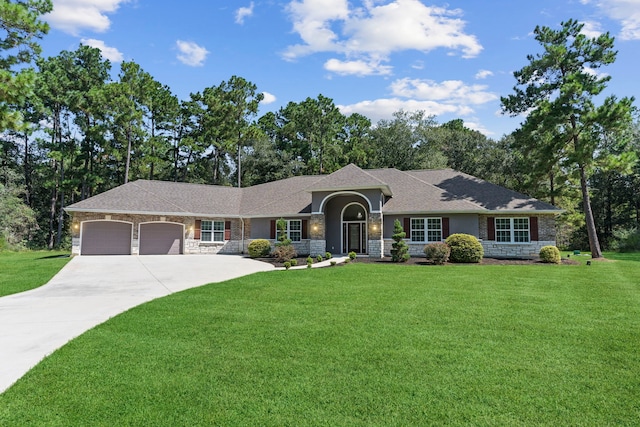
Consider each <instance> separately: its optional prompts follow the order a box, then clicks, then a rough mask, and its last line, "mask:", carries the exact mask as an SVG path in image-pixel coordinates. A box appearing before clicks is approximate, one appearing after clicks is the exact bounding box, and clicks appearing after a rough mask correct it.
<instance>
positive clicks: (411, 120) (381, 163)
mask: <svg viewBox="0 0 640 427" xmlns="http://www.w3.org/2000/svg"><path fill="white" fill-rule="evenodd" d="M434 126H436V121H435V118H434V117H433V116H427V115H426V114H425V113H424V111H414V112H407V111H403V110H400V111H396V112H395V113H393V119H391V120H380V121H379V122H378V124H377V126H376V127H375V128H374V129H373V130H372V131H371V138H372V144H373V146H374V147H375V151H374V158H373V161H372V164H371V166H374V167H379V168H397V169H400V170H410V169H421V168H436V167H442V166H445V165H446V158H445V157H444V156H443V155H442V153H441V152H440V151H439V147H438V146H434V145H433V144H431V138H430V137H429V136H430V135H429V130H430V129H431V128H433V127H434Z"/></svg>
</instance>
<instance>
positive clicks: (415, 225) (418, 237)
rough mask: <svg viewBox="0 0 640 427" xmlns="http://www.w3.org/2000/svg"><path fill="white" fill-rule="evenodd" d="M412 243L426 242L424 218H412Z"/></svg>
mask: <svg viewBox="0 0 640 427" xmlns="http://www.w3.org/2000/svg"><path fill="white" fill-rule="evenodd" d="M411 241H412V242H424V218H411Z"/></svg>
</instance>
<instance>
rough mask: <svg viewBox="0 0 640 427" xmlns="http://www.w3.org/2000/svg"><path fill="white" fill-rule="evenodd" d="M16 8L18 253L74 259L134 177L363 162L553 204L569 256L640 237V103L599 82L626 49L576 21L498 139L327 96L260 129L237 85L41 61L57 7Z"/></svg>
mask: <svg viewBox="0 0 640 427" xmlns="http://www.w3.org/2000/svg"><path fill="white" fill-rule="evenodd" d="M3 8H4V9H0V16H1V19H2V22H3V24H5V25H4V26H3V27H5V28H9V27H10V26H11V25H12V24H13V25H14V26H15V28H19V29H22V30H23V31H24V33H23V34H20V32H19V31H16V32H13V31H7V34H6V36H5V38H4V39H3V40H2V41H0V52H2V53H3V56H2V58H0V59H1V60H0V71H1V72H2V73H4V75H6V76H8V78H5V79H3V80H2V82H1V83H0V94H1V95H2V99H1V100H0V101H1V102H0V125H1V129H2V130H3V132H2V134H1V136H0V144H1V152H0V164H1V165H2V176H1V177H0V179H1V181H0V182H1V183H0V232H1V233H2V238H1V239H0V241H3V242H4V243H3V244H4V245H7V244H9V245H20V244H26V245H28V246H32V247H48V248H54V247H64V246H68V245H69V243H70V242H69V241H68V239H69V237H68V235H69V233H68V225H69V224H68V219H69V218H68V216H66V215H65V213H64V208H65V206H68V205H69V204H71V203H75V202H77V201H79V200H83V199H85V198H88V197H91V196H93V195H95V194H98V193H101V192H103V191H106V190H108V189H110V188H113V187H115V186H118V185H121V184H123V183H127V182H128V181H132V180H136V179H150V180H154V179H156V180H170V181H181V182H193V183H205V184H216V185H235V186H250V185H255V184H260V183H264V182H269V181H273V180H278V179H283V178H287V177H290V176H295V175H308V174H328V173H331V172H333V171H335V170H337V169H339V168H341V167H343V166H345V165H347V164H349V163H354V164H356V165H358V166H360V167H362V168H385V167H395V168H398V169H401V170H409V169H428V168H443V167H449V168H452V169H455V170H458V171H461V172H465V173H468V174H471V175H474V176H477V177H479V178H482V179H485V180H488V181H490V182H493V183H496V184H499V185H502V186H505V187H508V188H511V189H514V190H516V191H520V192H523V193H526V194H529V195H531V196H534V197H537V198H539V199H541V200H545V201H548V202H550V203H552V204H554V205H556V206H558V207H561V208H563V209H566V211H567V212H566V213H565V214H564V215H563V216H562V218H561V223H562V227H561V230H562V232H561V233H560V237H561V243H564V244H566V245H573V246H575V247H582V248H586V247H588V246H589V243H591V244H593V238H594V236H595V237H596V238H597V237H598V236H600V239H601V240H602V245H604V246H605V247H607V246H608V245H609V243H610V242H611V241H612V240H613V239H614V234H615V233H616V231H617V230H628V229H631V228H633V227H637V226H638V224H640V194H639V193H640V192H639V191H638V188H639V184H640V166H639V164H638V162H637V156H638V154H639V153H640V138H639V127H638V121H637V120H635V121H634V120H633V118H632V112H633V107H632V102H633V100H632V99H630V98H623V99H621V100H618V99H616V98H615V97H610V98H607V99H606V100H605V101H604V103H603V104H602V106H598V107H596V106H595V105H594V103H593V98H594V96H595V95H597V94H598V93H600V92H601V91H602V90H603V89H604V87H605V86H606V81H607V80H608V78H607V77H597V75H595V74H593V73H589V72H587V71H586V70H587V69H588V70H592V69H596V68H598V67H599V66H602V65H606V64H608V63H611V62H613V60H614V59H615V52H614V51H613V50H612V49H613V38H612V37H610V36H609V35H608V34H607V35H603V36H601V37H600V38H597V39H587V38H586V37H584V36H581V35H580V29H581V26H580V24H578V23H576V22H575V21H569V22H567V23H563V28H562V30H560V31H556V30H551V29H549V28H546V27H542V28H537V29H536V37H537V38H538V40H539V41H540V43H541V44H542V45H543V47H544V49H545V51H544V53H542V54H539V55H538V56H537V57H534V56H530V57H529V61H530V64H529V65H527V66H526V67H525V68H523V69H522V70H520V71H519V72H516V73H515V77H516V81H517V85H516V87H514V94H512V95H509V96H507V97H503V98H502V104H503V109H504V111H505V112H506V113H509V114H522V113H526V114H527V116H526V118H525V121H524V123H523V125H522V126H521V127H520V128H519V129H518V130H516V131H515V132H513V133H512V134H510V135H505V136H503V137H502V138H500V139H497V140H494V139H491V138H487V137H486V136H485V135H483V134H482V133H480V132H478V131H475V130H471V129H469V128H467V127H465V126H464V122H463V121H462V120H460V119H457V120H452V121H449V122H446V123H439V122H438V121H437V118H436V117H434V116H429V115H427V114H425V113H424V112H422V111H412V112H411V111H397V112H396V113H394V115H393V117H392V118H390V119H385V120H380V121H378V122H377V123H372V122H371V121H370V120H369V119H368V118H367V117H365V116H363V115H360V114H357V113H355V114H351V115H344V114H343V113H342V112H341V111H340V110H339V109H338V108H337V107H336V105H335V104H334V102H333V100H332V99H331V98H328V97H326V96H324V95H322V94H318V95H317V96H316V97H315V98H312V97H308V98H306V99H304V100H301V101H299V102H289V103H288V104H287V105H286V106H284V107H282V108H280V109H279V110H277V111H274V112H267V113H265V114H263V115H261V116H258V111H259V106H260V102H261V101H262V100H263V95H262V93H261V92H259V91H258V88H257V86H256V85H255V84H253V83H252V82H250V81H247V80H246V79H244V78H242V77H239V76H231V77H230V78H229V79H228V80H226V81H222V82H220V83H219V84H217V85H212V86H211V87H207V88H204V89H203V90H202V91H200V92H196V93H192V94H190V96H189V97H188V98H187V99H184V100H180V99H178V97H177V96H175V95H174V94H173V93H172V91H171V88H170V87H168V86H167V85H164V84H162V83H161V82H159V81H157V80H156V79H155V78H154V77H153V76H152V75H151V74H149V73H148V72H146V71H144V70H143V69H142V67H141V66H140V65H139V64H137V63H135V62H133V61H125V62H122V63H121V64H120V69H119V72H118V74H117V76H116V77H115V78H112V77H111V76H112V64H111V63H110V62H109V61H108V60H106V59H104V58H103V57H102V56H101V52H100V50H99V49H96V48H92V47H89V46H84V45H80V46H79V47H78V49H77V50H75V51H62V52H60V53H59V54H58V55H57V56H54V57H49V58H43V57H40V56H39V53H40V51H39V47H38V45H37V43H36V42H35V41H34V40H36V39H37V38H39V37H42V36H44V35H45V34H46V31H47V27H46V24H44V23H42V22H41V21H40V20H39V18H38V17H39V15H41V14H42V13H46V12H47V11H48V10H50V2H48V1H46V0H28V1H23V2H9V3H5V5H4V6H3ZM48 8H49V9H48ZM25 11H26V12H28V13H23V12H25ZM21 13H22V14H21ZM12 20H13V21H12ZM16 46H21V48H19V49H18V51H19V53H18V54H15V51H16ZM574 54H575V55H574ZM554 55H555V56H556V57H553V56H554ZM561 59H563V60H564V62H563V61H562V60H561ZM25 64H26V65H28V64H33V65H34V67H33V68H29V67H23V66H20V65H25ZM585 94H587V95H585ZM585 202H588V203H585ZM590 221H591V223H592V224H590ZM591 228H593V230H591ZM590 230H591V231H590ZM596 240H597V239H596ZM0 244H1V243H0ZM597 244H598V248H599V247H600V242H599V241H597ZM585 245H586V246H585ZM591 249H592V251H593V250H594V248H593V246H592V248H591ZM596 253H597V252H596Z"/></svg>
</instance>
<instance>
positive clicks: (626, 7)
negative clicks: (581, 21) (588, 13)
mask: <svg viewBox="0 0 640 427" xmlns="http://www.w3.org/2000/svg"><path fill="white" fill-rule="evenodd" d="M582 3H584V4H587V3H595V4H596V5H597V6H598V8H599V9H600V10H601V11H602V12H603V13H604V14H605V15H606V16H608V17H609V18H611V19H613V20H616V21H619V22H620V25H621V26H622V28H621V30H620V36H619V37H620V39H622V40H640V2H639V1H638V0H596V1H588V0H582Z"/></svg>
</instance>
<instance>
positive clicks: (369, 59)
mask: <svg viewBox="0 0 640 427" xmlns="http://www.w3.org/2000/svg"><path fill="white" fill-rule="evenodd" d="M53 4H54V10H53V12H52V13H51V14H49V15H47V16H45V20H46V21H47V22H49V24H50V26H51V31H50V32H49V34H48V35H47V36H46V37H45V39H44V40H43V41H42V47H43V55H44V56H55V55H57V54H58V53H59V52H60V51H62V50H75V49H77V48H78V46H79V44H80V43H83V44H87V45H90V46H94V47H99V48H100V49H101V50H102V52H103V56H104V57H106V58H108V59H110V60H111V61H112V63H113V71H114V75H116V74H117V72H118V70H119V63H120V62H121V61H123V60H125V61H135V62H137V63H138V64H140V65H141V66H142V68H143V69H144V70H145V71H147V72H149V73H150V74H151V75H152V76H154V78H155V79H156V80H158V81H159V82H161V83H163V84H166V85H168V86H169V87H170V88H171V89H172V91H173V92H174V94H176V95H177V96H178V97H179V98H180V99H187V98H188V97H189V94H190V93H192V92H201V91H202V90H203V89H204V88H206V87H210V86H216V85H218V84H220V83H221V82H222V81H226V80H228V79H229V78H230V77H231V76H232V75H238V76H241V77H244V78H245V79H247V80H249V81H251V82H253V83H255V84H256V85H257V86H258V91H260V92H264V93H265V100H264V101H263V102H262V103H261V109H260V114H264V113H265V112H267V111H275V110H277V109H279V108H280V107H282V106H284V105H286V104H287V103H288V102H290V101H293V102H300V101H303V100H304V99H306V98H307V97H312V98H315V97H316V96H317V95H318V94H322V95H324V96H327V97H330V98H332V99H333V100H334V102H335V104H336V105H338V106H339V107H340V109H341V110H342V112H343V113H344V114H351V113H354V112H358V113H361V114H364V115H366V116H368V117H369V118H370V119H371V120H372V121H373V122H374V123H375V122H377V121H378V120H379V119H385V118H390V117H391V115H392V113H393V112H394V111H397V110H400V109H404V110H407V111H412V110H424V111H426V112H427V113H428V114H433V115H435V116H436V117H437V120H438V121H439V122H441V123H443V122H446V121H448V120H452V119H455V118H461V119H463V120H464V121H465V124H466V125H467V126H468V127H470V128H472V129H477V130H479V131H481V132H483V133H485V134H486V135H488V136H490V137H492V138H495V139H497V138H500V137H501V136H502V135H504V134H507V133H510V132H511V131H513V130H514V129H515V128H517V127H518V124H519V123H520V122H521V120H522V118H510V117H508V116H504V115H501V114H500V96H505V95H508V94H510V93H511V90H512V88H513V85H514V83H515V79H514V78H513V74H512V73H513V71H514V70H517V69H520V68H522V67H523V66H524V65H526V63H527V60H526V56H527V55H528V54H534V53H537V52H540V49H539V45H538V44H537V43H536V42H535V40H534V39H533V35H532V32H533V29H534V28H535V26H536V25H546V26H550V27H555V28H557V27H559V24H560V22H562V21H566V20H568V19H577V20H579V21H580V22H583V23H585V27H584V31H585V32H586V33H587V34H588V35H597V34H599V33H602V32H606V31H609V32H610V33H611V34H612V35H614V36H615V37H616V49H617V50H618V52H619V53H618V58H617V61H616V63H615V64H614V65H612V66H609V67H607V68H605V69H601V70H598V72H601V73H602V72H604V73H606V74H609V75H611V77H612V80H611V82H610V83H609V87H608V89H607V94H616V95H617V96H619V97H622V96H636V97H639V96H640V93H638V92H639V91H638V88H639V87H640V79H639V78H638V75H639V72H638V69H639V68H640V59H639V56H640V0H536V1H523V0H520V1H514V0H492V1H487V0H485V1H482V0H450V1H449V2H446V3H445V2H432V1H427V0H422V1H420V0H364V1H347V0H294V1H278V0H264V1H261V0H253V1H251V0H241V1H224V2H223V1H215V0H183V1H180V2H178V1H168V0H53ZM636 104H637V102H636Z"/></svg>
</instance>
